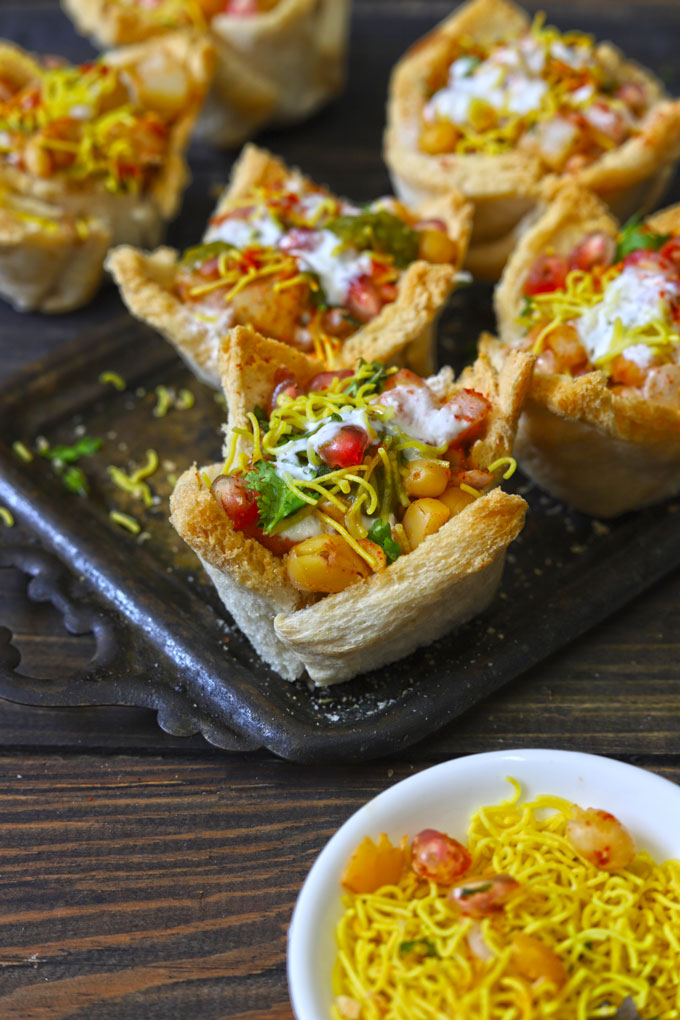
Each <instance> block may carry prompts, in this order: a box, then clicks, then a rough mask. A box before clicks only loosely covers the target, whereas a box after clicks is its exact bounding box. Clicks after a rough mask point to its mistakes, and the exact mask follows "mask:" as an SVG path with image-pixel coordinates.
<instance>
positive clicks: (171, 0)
mask: <svg viewBox="0 0 680 1020" xmlns="http://www.w3.org/2000/svg"><path fill="white" fill-rule="evenodd" d="M111 2H112V3H114V4H115V5H116V6H118V7H123V8H125V9H127V10H130V11H135V13H136V15H137V16H138V17H139V19H140V20H141V21H143V22H144V23H145V24H150V25H158V26H159V27H161V28H186V27H192V28H197V29H205V28H207V26H208V24H209V22H210V21H211V20H212V19H213V18H214V17H217V15H219V14H227V15H230V16H231V17H236V18H252V17H255V16H257V15H258V14H266V13H267V12H268V11H272V10H273V9H274V8H275V7H276V6H277V4H278V3H279V0H111Z"/></svg>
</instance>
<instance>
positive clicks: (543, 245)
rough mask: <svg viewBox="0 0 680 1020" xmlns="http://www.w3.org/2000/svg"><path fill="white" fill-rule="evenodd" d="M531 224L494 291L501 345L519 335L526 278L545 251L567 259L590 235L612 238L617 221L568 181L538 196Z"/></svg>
mask: <svg viewBox="0 0 680 1020" xmlns="http://www.w3.org/2000/svg"><path fill="white" fill-rule="evenodd" d="M536 212H537V215H536V218H535V219H534V220H533V222H532V223H531V224H530V225H529V226H528V227H527V228H526V229H525V231H524V232H523V234H522V235H521V237H520V239H519V241H518V243H517V246H516V248H515V250H514V252H513V254H512V257H511V258H510V259H509V260H508V263H507V265H506V267H505V269H504V271H503V276H502V277H501V279H500V282H499V284H498V286H497V287H496V289H495V291H494V308H495V311H496V318H497V320H498V331H499V335H500V338H501V340H502V341H503V343H509V342H511V341H513V340H516V339H518V338H519V336H520V335H521V331H520V328H519V326H518V324H517V316H518V314H519V309H520V307H521V304H522V295H523V288H524V281H525V279H526V275H527V273H528V271H529V269H530V268H531V266H532V265H533V263H534V262H535V260H536V259H537V258H538V256H539V255H541V254H542V253H543V252H545V251H546V249H547V248H551V249H554V251H555V253H556V254H557V255H567V254H568V253H569V252H570V251H571V250H572V249H573V248H574V247H575V245H577V244H578V242H579V241H580V240H581V239H582V238H583V237H584V236H585V235H586V234H590V233H591V232H593V231H596V230H597V231H600V230H601V231H604V232H605V233H607V234H611V235H612V236H615V235H616V233H617V231H618V223H617V221H616V219H615V218H614V217H613V216H612V214H611V213H610V212H609V210H608V209H607V206H606V205H605V204H604V202H602V201H601V200H600V199H599V198H598V197H597V196H596V195H594V194H593V193H592V192H590V191H587V190H586V189H585V188H582V187H579V186H578V185H577V184H574V183H573V182H571V181H567V182H560V181H559V180H555V179H551V180H550V181H549V182H547V183H546V184H545V185H544V187H543V191H542V193H541V201H540V204H539V205H538V206H537V209H536Z"/></svg>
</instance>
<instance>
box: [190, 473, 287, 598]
mask: <svg viewBox="0 0 680 1020" xmlns="http://www.w3.org/2000/svg"><path fill="white" fill-rule="evenodd" d="M221 467H222V465H221V464H212V465H210V466H208V467H207V468H202V469H201V473H202V472H203V471H205V472H206V474H207V475H208V477H209V478H210V479H211V480H212V479H213V478H214V477H216V476H217V475H218V474H219V473H220V470H221ZM201 473H199V471H198V469H197V468H196V467H195V466H194V467H193V468H189V470H188V471H185V472H184V474H182V475H181V476H180V478H179V480H178V482H177V485H176V486H175V488H174V491H173V493H172V497H171V500H170V511H171V516H170V522H171V523H172V525H173V526H174V527H175V528H176V529H177V531H178V532H179V534H180V535H181V536H182V538H183V539H184V541H185V542H186V543H187V545H190V546H191V548H192V549H193V550H194V552H195V553H197V554H198V555H199V556H200V557H201V558H202V559H204V560H207V562H208V563H210V565H211V566H213V567H215V568H216V569H217V570H222V571H228V572H229V573H230V574H231V576H232V577H233V578H234V580H235V581H236V582H237V583H238V584H241V585H243V586H244V587H246V588H248V589H250V590H251V591H253V592H254V593H255V594H257V595H261V596H264V597H266V598H267V599H268V600H270V601H271V602H272V603H275V604H276V605H277V606H279V607H280V609H281V610H283V609H284V607H285V609H286V610H291V609H296V608H298V607H299V606H301V605H304V604H305V601H306V600H305V598H304V596H303V595H302V593H301V592H299V591H297V590H296V589H295V588H293V586H292V584H291V583H290V581H289V580H288V575H287V574H286V568H285V564H284V561H283V560H282V559H280V558H279V557H277V556H274V555H273V553H271V552H270V551H269V549H265V547H264V546H263V545H261V544H260V543H259V542H257V541H256V540H255V539H253V538H246V537H245V536H244V535H243V533H242V532H240V531H234V528H233V526H232V524H231V521H230V520H229V518H228V517H227V515H226V514H225V512H224V511H223V510H222V508H221V507H220V505H219V504H218V502H217V500H216V499H215V498H214V497H213V495H212V493H211V492H210V489H209V488H207V486H206V485H205V484H204V482H203V480H202V479H201Z"/></svg>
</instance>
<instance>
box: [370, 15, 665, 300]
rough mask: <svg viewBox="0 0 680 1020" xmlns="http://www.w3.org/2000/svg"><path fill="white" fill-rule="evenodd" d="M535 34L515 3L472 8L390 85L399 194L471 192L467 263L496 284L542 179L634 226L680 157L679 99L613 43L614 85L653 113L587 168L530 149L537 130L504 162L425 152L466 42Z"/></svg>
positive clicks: (415, 54)
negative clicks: (435, 88) (571, 185)
mask: <svg viewBox="0 0 680 1020" xmlns="http://www.w3.org/2000/svg"><path fill="white" fill-rule="evenodd" d="M529 29H530V22H529V19H528V17H527V15H526V14H525V12H524V11H523V10H522V9H521V8H520V7H518V6H516V5H515V4H513V3H512V2H510V0H469V2H468V3H464V4H462V5H461V6H460V7H458V8H457V9H456V11H455V12H454V13H453V14H452V15H451V16H450V17H448V18H447V19H446V20H445V21H443V22H442V23H441V24H440V25H439V26H437V27H436V28H435V29H434V30H433V31H432V32H431V33H430V34H429V35H427V36H426V37H425V38H424V39H422V40H420V42H418V43H416V44H415V45H414V46H413V47H412V48H411V49H410V50H409V51H408V52H407V53H406V54H405V56H404V57H402V59H401V60H400V61H399V63H398V64H397V66H396V68H395V70H394V72H393V75H392V80H391V84H390V94H389V101H388V107H387V112H388V117H387V120H388V123H387V130H386V134H385V159H386V161H387V164H388V166H389V168H390V172H391V175H392V180H393V183H394V188H395V191H396V193H397V194H398V195H399V196H400V197H401V198H403V200H404V201H406V202H410V203H417V202H421V201H423V200H425V199H427V198H431V197H433V196H435V195H441V194H442V193H445V192H446V191H447V190H448V189H449V188H457V189H459V190H460V191H462V192H463V194H464V195H466V197H467V198H469V199H470V201H471V202H473V203H474V206H475V220H474V228H473V234H472V239H471V244H470V248H469V250H468V258H467V263H466V265H467V268H468V269H470V270H471V272H472V273H473V274H474V275H475V276H479V277H483V278H486V279H491V280H494V279H497V278H498V277H499V275H500V273H501V271H502V268H503V265H504V264H505V261H506V259H507V257H508V255H509V254H510V252H511V251H512V249H513V247H514V245H515V243H516V239H517V236H518V230H519V229H520V228H521V224H522V222H523V220H524V218H525V217H527V216H530V215H531V212H532V210H533V208H534V206H535V203H536V201H537V197H538V192H539V186H540V184H541V182H542V180H543V179H544V178H545V176H546V175H547V174H549V173H551V172H552V171H553V170H557V172H558V173H559V176H560V177H562V178H568V179H571V180H574V181H575V182H577V183H579V184H581V185H583V186H584V187H587V188H589V189H590V190H592V191H594V192H595V193H597V194H598V195H600V196H601V197H602V198H603V199H604V200H605V201H606V202H607V204H608V205H609V207H610V208H611V209H612V210H613V212H614V213H615V214H616V215H617V216H619V217H620V218H621V219H625V218H627V217H628V216H630V215H631V214H632V213H633V212H635V211H636V210H638V209H641V208H642V209H650V208H652V207H653V205H654V204H655V203H656V202H657V200H658V199H659V197H660V196H661V194H662V192H663V189H664V187H665V185H666V183H667V181H668V179H669V177H670V174H671V172H672V167H673V165H674V163H675V162H676V160H677V159H678V156H680V101H678V100H675V101H672V100H670V99H669V97H668V95H667V94H666V92H665V90H664V88H663V86H662V84H661V83H660V82H659V81H658V80H657V79H656V78H655V77H654V75H653V74H651V72H649V71H647V70H646V69H644V68H641V67H639V66H638V65H636V64H635V63H633V62H632V61H629V60H626V59H625V58H624V57H623V55H622V54H621V53H620V52H619V51H618V50H617V49H616V48H615V47H614V46H612V45H611V44H609V43H602V44H600V45H598V46H596V47H595V49H594V54H595V56H596V58H597V60H598V61H599V62H600V63H601V66H602V68H603V70H604V71H606V73H607V74H608V75H610V76H611V78H612V79H613V80H614V81H617V82H622V83H626V84H627V85H629V86H631V87H632V88H633V89H635V90H639V94H641V95H643V97H644V99H645V103H646V106H645V108H644V111H642V112H640V116H639V118H638V120H637V121H636V124H635V130H634V132H633V133H632V134H629V136H628V137H627V138H626V139H625V140H623V141H622V143H621V144H612V145H611V147H608V148H607V149H606V151H603V153H602V154H601V155H599V156H598V158H595V159H594V161H591V162H589V163H588V164H587V165H583V166H581V167H580V168H579V167H578V160H577V161H576V162H575V163H574V166H573V167H569V169H568V170H566V169H564V166H560V165H556V164H555V163H554V162H552V161H551V160H548V158H547V156H545V155H544V154H542V153H541V149H540V147H538V146H537V145H536V143H535V141H531V142H530V143H528V142H527V140H528V139H529V132H525V134H524V135H523V136H522V137H521V138H520V139H519V142H518V143H517V144H515V146H514V147H513V148H510V149H506V150H505V151H498V152H496V153H494V154H488V153H486V152H484V151H470V152H459V151H453V150H452V151H444V152H441V153H439V154H436V155H434V154H428V153H427V152H425V151H423V150H422V149H421V148H420V147H419V134H420V125H421V118H422V115H423V111H424V108H425V104H426V102H427V99H428V94H429V91H430V90H431V84H430V82H431V75H432V73H433V71H434V70H436V69H438V68H446V67H448V64H450V63H451V53H452V52H455V48H456V45H457V44H459V43H461V44H464V45H465V46H468V45H470V44H472V45H478V46H480V47H481V48H482V49H483V50H484V51H487V50H488V49H489V48H491V47H493V46H494V45H496V44H498V43H501V42H506V41H512V40H513V39H517V38H519V37H521V36H523V35H525V34H526V33H527V32H528V30H529ZM627 116H628V114H627ZM608 144H609V143H608ZM567 165H568V164H567Z"/></svg>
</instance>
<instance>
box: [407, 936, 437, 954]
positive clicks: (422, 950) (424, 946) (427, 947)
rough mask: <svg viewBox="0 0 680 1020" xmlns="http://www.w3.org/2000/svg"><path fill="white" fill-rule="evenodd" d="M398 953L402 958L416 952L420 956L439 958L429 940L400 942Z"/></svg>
mask: <svg viewBox="0 0 680 1020" xmlns="http://www.w3.org/2000/svg"><path fill="white" fill-rule="evenodd" d="M399 952H400V953H401V954H402V955H404V956H405V955H406V954H407V953H413V952H418V953H419V954H420V955H421V956H436V957H438V956H439V953H438V952H437V950H436V949H435V947H434V945H433V944H432V943H431V942H430V940H429V939H413V941H412V942H400V943H399Z"/></svg>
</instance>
